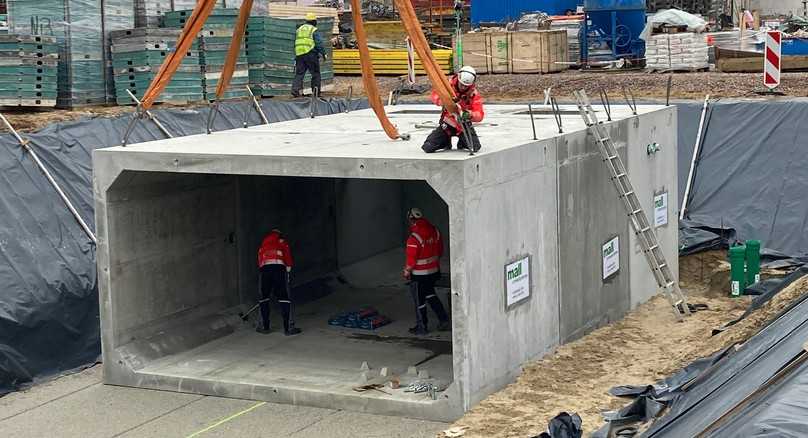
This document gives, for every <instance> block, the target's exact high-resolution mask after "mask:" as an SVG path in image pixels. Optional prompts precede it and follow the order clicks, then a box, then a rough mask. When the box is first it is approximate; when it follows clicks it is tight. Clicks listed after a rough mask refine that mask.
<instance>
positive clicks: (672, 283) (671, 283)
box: [665, 281, 676, 288]
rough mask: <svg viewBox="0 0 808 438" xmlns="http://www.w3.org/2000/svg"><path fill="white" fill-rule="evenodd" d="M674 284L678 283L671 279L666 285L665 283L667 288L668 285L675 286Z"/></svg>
mask: <svg viewBox="0 0 808 438" xmlns="http://www.w3.org/2000/svg"><path fill="white" fill-rule="evenodd" d="M674 284H676V282H675V281H671V282H670V283H668V284H666V285H665V287H666V288H668V287H671V286H673V285H674Z"/></svg>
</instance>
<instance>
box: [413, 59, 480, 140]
mask: <svg viewBox="0 0 808 438" xmlns="http://www.w3.org/2000/svg"><path fill="white" fill-rule="evenodd" d="M476 83H477V72H476V71H475V70H474V68H473V67H469V66H466V67H463V68H462V69H460V72H458V73H457V74H456V75H455V76H454V77H452V79H451V84H452V88H454V91H455V94H456V96H457V97H456V99H455V101H456V103H457V106H458V109H459V110H460V120H458V119H457V116H456V115H455V114H450V113H449V111H446V108H444V109H443V113H441V116H440V122H439V123H438V127H437V128H435V130H434V131H432V133H431V134H429V137H427V138H426V141H425V142H424V145H423V146H422V147H421V149H423V150H424V152H426V153H428V154H429V153H432V152H435V151H439V150H441V149H451V148H452V137H458V138H459V139H458V142H457V148H458V149H468V148H469V145H468V144H467V143H468V142H467V140H466V135H465V134H464V132H463V131H464V129H468V137H469V138H471V141H472V142H473V145H472V148H473V150H474V151H475V152H476V151H478V150H480V139H479V138H478V137H477V133H476V132H475V131H474V128H473V127H472V126H471V124H472V123H479V122H482V121H483V117H485V112H484V111H483V98H482V96H480V92H479V91H477V85H476ZM432 102H433V103H435V105H441V100H440V96H439V95H438V92H437V91H434V90H433V91H432Z"/></svg>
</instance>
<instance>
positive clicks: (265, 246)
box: [258, 231, 294, 269]
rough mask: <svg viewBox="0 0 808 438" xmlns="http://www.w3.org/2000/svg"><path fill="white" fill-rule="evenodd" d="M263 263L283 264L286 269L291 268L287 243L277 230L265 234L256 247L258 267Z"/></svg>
mask: <svg viewBox="0 0 808 438" xmlns="http://www.w3.org/2000/svg"><path fill="white" fill-rule="evenodd" d="M265 265H283V266H286V269H292V265H294V262H293V261H292V251H290V250H289V243H288V242H286V239H284V238H283V237H281V235H280V233H278V232H277V231H273V232H271V233H269V234H267V236H266V237H264V241H263V242H262V243H261V248H259V249H258V267H259V268H260V267H262V266H265Z"/></svg>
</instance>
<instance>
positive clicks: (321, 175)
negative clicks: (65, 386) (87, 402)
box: [93, 105, 678, 421]
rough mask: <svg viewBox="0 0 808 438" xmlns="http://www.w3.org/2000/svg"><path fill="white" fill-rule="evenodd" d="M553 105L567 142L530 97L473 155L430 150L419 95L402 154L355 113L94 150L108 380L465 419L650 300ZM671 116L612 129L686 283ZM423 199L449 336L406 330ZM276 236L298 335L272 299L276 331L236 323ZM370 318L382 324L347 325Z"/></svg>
mask: <svg viewBox="0 0 808 438" xmlns="http://www.w3.org/2000/svg"><path fill="white" fill-rule="evenodd" d="M562 109H563V110H564V111H563V112H562V122H563V130H564V133H562V134H559V133H558V126H557V125H556V122H555V120H554V118H553V115H552V114H550V113H548V112H546V111H537V112H535V113H534V119H533V123H535V130H536V138H537V139H536V140H534V134H533V125H532V123H531V116H530V114H529V112H528V111H526V110H527V107H526V105H489V106H488V107H487V108H486V110H487V116H486V119H485V121H484V123H481V124H480V125H479V126H478V127H477V132H478V134H479V136H480V140H481V142H482V145H483V149H482V150H481V151H480V152H479V153H478V154H477V155H474V156H471V155H469V154H468V153H467V152H465V151H458V150H452V151H445V152H439V153H435V154H429V155H428V154H424V153H423V152H422V151H421V149H420V146H421V143H422V142H423V140H424V139H425V138H426V136H427V135H428V134H429V131H430V130H431V129H432V128H434V126H435V122H436V120H437V118H438V116H439V112H438V110H437V108H435V107H432V106H426V105H408V106H396V107H389V108H388V112H389V114H390V117H391V119H392V121H393V123H395V124H396V125H398V127H399V130H400V131H401V132H407V133H410V134H411V135H412V140H411V141H408V142H404V141H396V142H393V141H389V140H387V139H386V137H385V136H384V134H383V132H382V131H381V129H379V128H378V122H377V121H376V119H375V116H374V114H373V112H372V111H371V110H362V111H356V112H352V113H346V114H340V115H333V116H325V117H318V118H316V119H314V120H311V119H306V120H296V121H290V122H283V123H275V124H272V125H264V126H257V127H252V128H246V129H236V130H231V131H223V132H216V133H213V134H210V135H196V136H189V137H182V138H174V139H167V140H161V141H153V142H148V143H141V144H136V145H131V146H128V147H112V148H107V149H101V150H97V151H95V152H94V155H93V165H94V171H95V175H94V186H95V197H96V224H97V234H98V240H99V243H98V255H97V258H98V264H99V280H100V294H101V296H100V305H101V320H102V321H101V324H102V349H103V361H104V379H105V382H106V383H108V384H114V385H126V386H135V387H141V388H152V389H161V390H168V391H180V392H189V393H199V394H208V395H217V396H225V397H235V398H244V399H253V400H265V401H270V402H278V403H289V404H299V405H306V406H316V407H325V408H339V409H347V410H354V411H363V412H369V413H376V414H386V415H398V416H407V417H414V418H423V419H430V420H441V421H449V420H453V419H456V418H458V417H459V416H461V415H462V414H463V413H464V412H465V411H467V410H468V409H470V408H471V407H472V406H474V405H475V404H476V403H477V402H479V401H480V400H481V399H483V398H484V397H486V396H487V395H489V394H491V393H492V392H494V391H496V390H498V389H500V388H502V387H503V386H505V385H506V384H508V383H509V382H511V381H513V380H514V379H515V378H516V377H517V376H518V374H519V372H520V369H521V366H522V365H523V364H525V363H526V362H527V361H530V360H533V359H537V358H540V357H542V355H544V354H546V353H547V352H549V351H551V350H552V349H553V348H555V347H556V346H557V345H559V344H560V343H564V342H567V341H569V340H572V339H575V338H577V337H580V336H582V335H583V334H585V333H587V332H588V331H591V330H593V329H594V328H597V327H598V326H601V325H603V324H605V323H608V322H609V321H612V320H614V319H616V318H619V317H621V316H622V315H623V314H625V312H627V311H628V310H630V309H631V308H632V307H634V306H636V305H637V304H639V303H642V302H644V301H646V300H647V299H649V298H650V297H651V296H653V295H654V294H656V293H657V285H656V283H655V281H654V278H653V276H652V274H651V272H650V270H649V268H648V266H647V264H646V261H645V258H644V256H643V253H642V252H641V251H640V249H639V245H638V244H637V242H636V241H635V239H634V234H633V233H632V232H630V225H629V223H628V220H627V215H626V213H625V211H624V209H623V208H624V207H623V205H622V203H621V201H620V200H619V199H618V197H617V193H616V191H615V189H614V188H613V187H612V185H611V183H610V180H609V173H608V169H607V168H606V166H605V165H604V163H603V162H602V159H601V156H600V154H599V152H598V148H597V145H596V144H595V143H594V141H593V139H592V137H591V135H589V134H588V132H587V129H586V126H585V125H584V123H583V121H582V119H581V118H580V116H579V115H577V112H576V110H575V108H574V107H566V108H562ZM675 111H676V110H675V108H674V107H661V106H641V107H639V109H638V115H634V114H632V111H631V110H630V108H628V107H613V108H612V111H611V113H612V114H611V116H612V119H613V121H611V122H607V126H608V130H609V132H610V135H611V138H612V139H613V140H614V141H615V143H616V144H617V147H618V151H619V153H620V154H621V156H622V158H623V159H624V160H625V162H626V166H627V168H628V170H629V174H630V177H631V178H632V181H633V183H634V185H635V187H636V191H637V194H638V196H639V199H640V200H641V201H642V202H643V205H644V207H645V209H646V214H648V216H649V221H650V222H651V223H652V224H654V226H655V227H656V231H657V233H658V235H659V239H660V242H661V244H662V245H663V247H664V250H665V254H666V256H667V257H668V262H669V263H670V264H671V265H672V266H673V268H674V269H673V271H674V272H677V271H678V265H677V259H676V251H677V228H678V223H677V215H676V193H677V179H676V175H677V172H676V142H677V138H676V113H675ZM650 144H655V145H658V148H657V147H655V148H648V145H650ZM651 149H654V150H653V152H652V151H651ZM411 207H419V208H421V210H422V211H423V212H424V214H425V216H426V217H427V218H428V219H429V220H430V221H431V222H432V223H433V224H434V225H435V226H436V227H437V228H438V229H439V230H440V232H441V235H442V236H443V240H444V256H443V258H442V260H441V262H442V263H441V272H442V275H441V279H440V280H439V281H438V283H437V288H436V290H437V295H438V297H439V298H440V300H441V301H442V302H443V304H444V306H445V307H447V309H448V310H449V312H450V320H451V330H450V331H444V332H441V331H436V330H434V328H435V325H436V323H437V317H436V316H435V314H434V313H431V312H432V311H431V310H430V314H429V319H430V323H429V325H430V328H431V329H432V330H431V331H430V333H429V334H428V335H425V336H424V335H422V336H415V335H412V334H410V333H409V331H408V328H409V327H410V326H412V325H414V324H415V304H414V303H413V300H412V298H411V296H410V292H409V286H408V285H407V284H406V282H405V280H404V279H403V278H402V277H401V270H402V267H403V265H404V242H405V240H406V238H407V236H408V235H409V231H408V223H407V218H406V214H407V211H408V210H409V208H411ZM273 228H279V229H281V230H282V231H283V232H284V234H285V236H286V238H287V239H288V240H289V242H290V244H291V250H292V253H293V256H294V258H295V269H294V270H293V274H292V277H291V291H292V300H293V301H294V305H293V315H294V320H295V323H296V325H297V326H298V327H300V328H302V329H303V332H302V333H301V334H299V335H297V336H284V333H283V329H282V326H281V317H280V315H279V312H278V311H277V308H276V307H275V306H273V307H272V310H271V318H270V319H271V321H272V332H271V333H269V334H261V333H257V332H256V330H255V326H256V323H257V320H258V319H259V317H258V314H257V312H254V313H252V314H251V315H249V317H248V318H247V320H246V321H245V320H243V318H241V316H240V314H243V313H246V312H247V311H248V310H249V309H250V308H252V307H253V306H254V305H255V304H256V302H257V301H258V299H259V292H258V272H257V271H258V270H257V263H256V258H257V256H256V253H257V250H258V247H259V245H260V243H261V240H262V238H263V236H264V235H265V234H266V233H268V232H269V231H270V230H272V229H273ZM367 308H373V309H375V310H377V311H378V313H379V314H381V315H384V316H387V317H388V318H389V319H390V320H391V322H390V323H389V324H387V325H384V326H382V327H379V328H376V329H367V327H366V328H361V327H353V326H351V327H350V328H349V327H345V326H344V325H334V319H335V316H338V315H341V314H345V313H346V312H353V311H358V310H360V309H367ZM661 317H673V316H672V315H663V316H661ZM330 323H331V324H330ZM392 382H397V383H398V385H396V384H394V383H392Z"/></svg>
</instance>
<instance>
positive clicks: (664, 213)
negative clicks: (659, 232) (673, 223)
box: [654, 192, 668, 227]
mask: <svg viewBox="0 0 808 438" xmlns="http://www.w3.org/2000/svg"><path fill="white" fill-rule="evenodd" d="M664 225H668V193H667V192H665V193H660V194H659V195H655V196H654V226H655V227H661V226H664Z"/></svg>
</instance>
